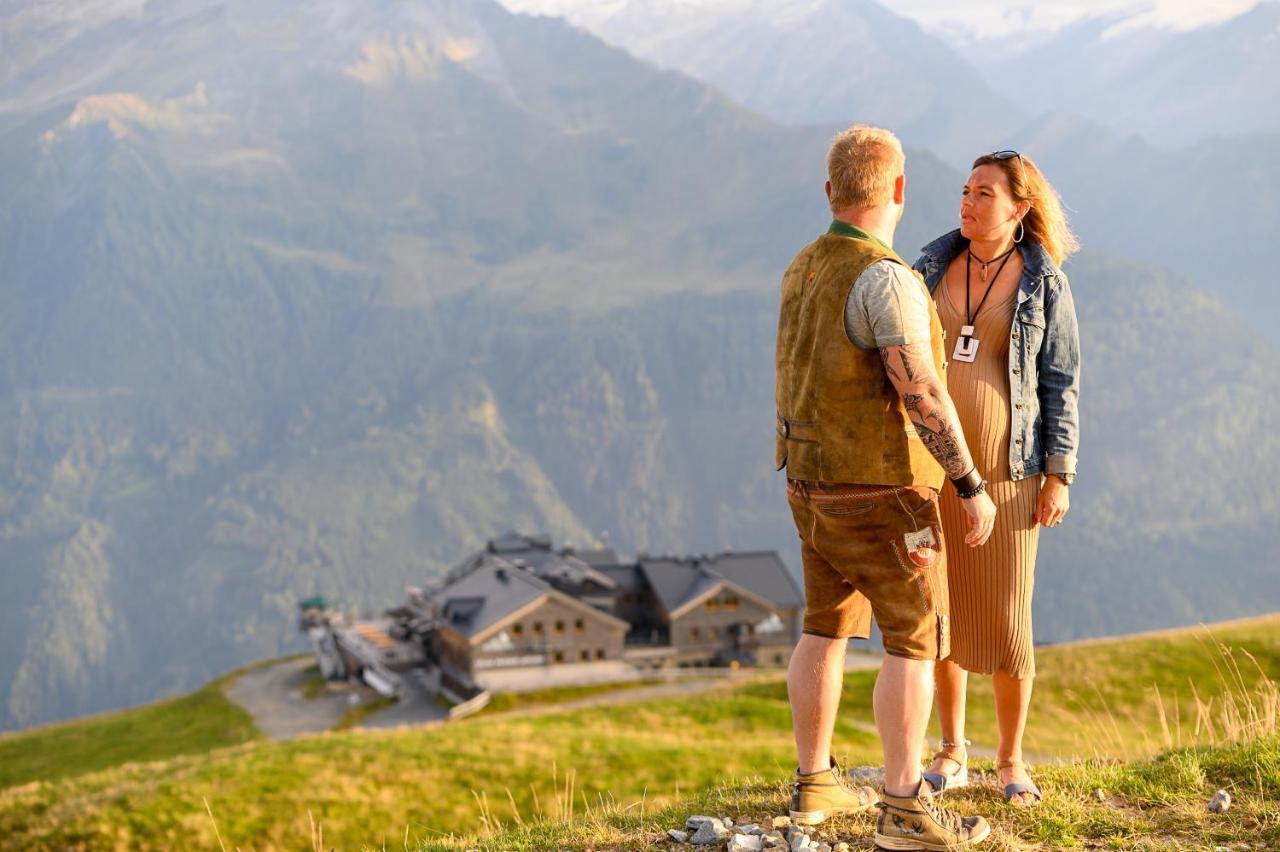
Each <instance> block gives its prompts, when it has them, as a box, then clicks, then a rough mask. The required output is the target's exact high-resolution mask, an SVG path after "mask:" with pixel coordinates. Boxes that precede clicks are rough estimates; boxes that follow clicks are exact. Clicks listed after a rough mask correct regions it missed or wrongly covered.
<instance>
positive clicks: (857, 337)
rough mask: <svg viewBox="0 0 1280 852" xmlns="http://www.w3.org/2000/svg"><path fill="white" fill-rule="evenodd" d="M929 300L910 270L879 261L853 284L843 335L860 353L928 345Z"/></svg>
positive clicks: (846, 306)
mask: <svg viewBox="0 0 1280 852" xmlns="http://www.w3.org/2000/svg"><path fill="white" fill-rule="evenodd" d="M928 300H929V296H928V294H927V293H925V290H924V288H923V287H921V286H920V281H919V279H917V278H916V277H915V275H913V274H912V272H911V270H910V269H908V268H907V267H905V266H903V265H902V264H900V263H894V262H893V261H891V260H878V261H876V262H875V263H873V264H871V265H870V266H868V267H867V268H866V270H865V271H863V273H862V274H861V275H859V276H858V279H857V280H856V281H854V282H853V288H852V289H851V290H850V291H849V300H848V301H847V302H845V306H844V331H845V334H847V335H848V336H849V340H850V341H851V342H852V343H853V345H854V346H857V347H858V348H859V349H879V348H881V347H883V346H907V345H910V344H919V343H928V342H929V341H930V339H931V335H930V331H929V303H928Z"/></svg>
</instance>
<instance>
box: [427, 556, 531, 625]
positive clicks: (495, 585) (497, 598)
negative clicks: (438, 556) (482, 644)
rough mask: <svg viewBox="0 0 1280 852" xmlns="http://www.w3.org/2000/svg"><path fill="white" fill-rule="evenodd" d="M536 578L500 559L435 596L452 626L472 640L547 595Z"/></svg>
mask: <svg viewBox="0 0 1280 852" xmlns="http://www.w3.org/2000/svg"><path fill="white" fill-rule="evenodd" d="M549 589H550V587H549V586H548V585H547V584H546V583H544V582H542V581H541V580H539V579H538V578H537V577H535V576H533V575H532V574H530V573H529V572H528V571H524V570H522V569H520V568H517V567H516V566H514V565H512V564H511V563H510V562H508V561H506V560H505V559H502V558H500V557H497V556H488V557H486V558H484V559H483V560H481V561H480V562H479V563H478V564H477V565H476V566H475V568H474V569H473V570H471V571H470V572H468V573H466V574H464V575H462V576H461V577H459V578H458V579H456V580H454V581H453V582H452V583H450V584H449V585H447V586H445V587H444V588H442V589H439V590H437V591H436V592H435V593H433V594H432V596H431V597H432V600H434V601H435V603H436V604H437V605H438V606H439V607H440V609H441V614H442V615H443V616H444V617H445V620H446V622H447V623H448V625H449V627H450V628H452V629H453V630H456V631H457V632H458V633H461V634H462V635H463V636H465V637H467V638H468V639H470V638H471V637H472V636H475V635H476V634H478V633H480V632H482V631H483V630H485V629H486V628H488V627H489V626H491V625H493V624H495V623H497V622H498V621H501V620H502V619H504V618H506V617H507V616H508V615H510V614H511V613H513V612H515V611H516V610H518V609H520V608H521V607H523V606H526V605H528V604H530V603H532V602H533V601H535V600H537V599H538V598H540V597H542V596H543V595H544V594H546V593H547V592H548V590H549Z"/></svg>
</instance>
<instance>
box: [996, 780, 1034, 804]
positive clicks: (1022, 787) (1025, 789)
mask: <svg viewBox="0 0 1280 852" xmlns="http://www.w3.org/2000/svg"><path fill="white" fill-rule="evenodd" d="M1021 793H1027V794H1029V795H1032V796H1035V797H1036V799H1037V800H1043V799H1044V796H1042V795H1041V794H1040V788H1039V787H1037V786H1036V785H1035V784H1017V783H1014V784H1006V785H1005V786H1004V799H1005V801H1006V802H1007V801H1009V800H1010V799H1012V798H1013V797H1014V796H1017V795H1019V794H1021Z"/></svg>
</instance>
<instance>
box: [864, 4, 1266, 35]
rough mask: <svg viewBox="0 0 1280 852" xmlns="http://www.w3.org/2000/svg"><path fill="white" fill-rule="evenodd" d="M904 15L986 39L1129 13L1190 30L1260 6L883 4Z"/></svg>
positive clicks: (1143, 21)
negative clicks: (971, 32) (1086, 19)
mask: <svg viewBox="0 0 1280 852" xmlns="http://www.w3.org/2000/svg"><path fill="white" fill-rule="evenodd" d="M881 3H882V4H883V5H885V6H887V7H889V8H890V9H893V10H894V11H895V12H898V13H899V14H902V15H906V16H908V17H912V18H915V19H916V20H918V21H920V22H921V23H922V24H925V25H926V26H930V27H936V26H945V27H946V28H948V29H951V28H955V27H957V26H959V27H963V28H965V29H970V30H972V31H974V32H975V33H979V34H983V35H1003V34H1007V33H1010V32H1015V31H1017V30H1021V29H1028V28H1029V29H1042V28H1049V29H1053V28H1056V27H1058V26H1061V25H1062V24H1065V23H1068V22H1070V21H1073V20H1078V19H1080V18H1084V17H1096V16H1099V15H1105V14H1111V13H1129V14H1130V15H1131V16H1132V24H1134V25H1137V24H1154V25H1158V26H1167V27H1173V28H1176V29H1187V28H1190V27H1195V26H1199V25H1201V24H1206V23H1210V22H1213V21H1219V20H1225V19H1226V18H1230V17H1234V16H1235V15H1238V14H1240V13H1241V12H1244V11H1246V10H1248V9H1250V8H1252V7H1253V6H1255V5H1257V3H1258V0H1139V2H1133V0H1055V2H1042V3H1028V2H1008V0H966V2H965V3H963V4H959V3H956V2H955V0H881Z"/></svg>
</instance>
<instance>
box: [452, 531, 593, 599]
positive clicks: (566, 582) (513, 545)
mask: <svg viewBox="0 0 1280 852" xmlns="http://www.w3.org/2000/svg"><path fill="white" fill-rule="evenodd" d="M586 553H588V554H590V555H592V556H593V558H598V557H599V556H600V555H601V554H608V555H612V557H613V560H614V561H616V560H617V554H616V553H613V551H611V550H610V551H586ZM493 558H501V559H505V560H506V561H508V562H510V563H511V564H513V565H515V566H517V567H519V568H527V569H529V570H530V571H532V572H533V573H534V574H536V575H537V576H538V577H540V578H542V579H544V580H547V581H550V582H556V583H557V584H559V585H562V586H566V587H568V588H573V587H575V586H581V585H583V584H584V583H585V582H587V581H592V582H595V583H598V584H599V585H601V586H603V587H604V588H606V589H612V588H613V585H614V584H613V581H612V579H610V577H609V576H608V575H607V574H603V573H601V572H600V571H598V570H597V569H596V567H595V565H596V563H595V562H591V561H588V560H586V559H583V558H582V555H581V554H579V553H578V552H576V551H573V550H570V549H567V548H566V549H564V550H560V551H557V550H554V549H553V548H552V546H551V537H550V536H547V535H544V534H540V533H539V534H534V535H525V534H522V533H515V532H509V533H504V534H503V535H501V536H499V537H498V538H495V539H490V540H489V542H488V544H486V545H485V549H484V550H481V551H480V552H478V553H473V554H472V555H470V556H468V557H467V558H466V559H464V560H463V561H462V562H460V563H459V564H458V565H457V566H456V567H455V568H453V569H452V570H451V571H450V572H449V574H448V582H456V581H457V580H458V579H460V578H461V577H463V576H465V575H466V574H469V573H470V572H472V571H474V570H475V569H476V568H477V567H479V566H480V565H482V564H484V562H485V560H487V559H493Z"/></svg>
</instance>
